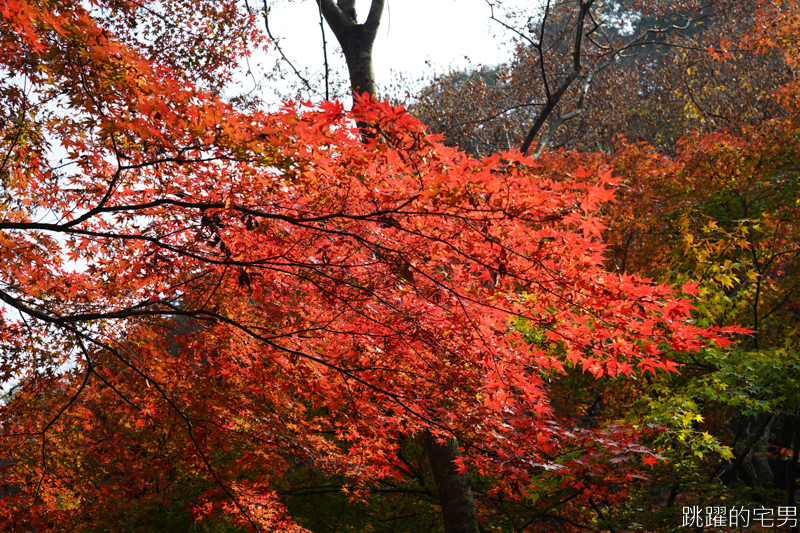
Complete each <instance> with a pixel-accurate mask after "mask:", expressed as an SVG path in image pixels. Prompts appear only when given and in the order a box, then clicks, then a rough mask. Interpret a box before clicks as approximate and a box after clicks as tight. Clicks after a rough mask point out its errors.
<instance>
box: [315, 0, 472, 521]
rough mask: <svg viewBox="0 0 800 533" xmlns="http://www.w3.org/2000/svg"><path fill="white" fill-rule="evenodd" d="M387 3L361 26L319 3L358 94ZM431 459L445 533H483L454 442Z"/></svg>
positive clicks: (368, 87) (378, 4)
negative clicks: (459, 465) (456, 464)
mask: <svg viewBox="0 0 800 533" xmlns="http://www.w3.org/2000/svg"><path fill="white" fill-rule="evenodd" d="M384 3H385V0H372V4H371V5H370V9H369V14H368V15H367V20H366V21H365V22H364V23H363V24H359V23H358V18H357V17H356V6H355V0H338V1H335V0H317V4H318V5H319V7H320V10H321V11H322V16H323V17H325V21H326V22H327V23H328V25H329V26H330V27H331V30H333V34H334V35H335V36H336V40H337V41H338V42H339V46H341V47H342V51H343V52H344V58H345V60H346V62H347V69H348V71H349V74H350V88H351V89H352V91H353V93H355V94H359V95H361V94H364V93H365V92H366V93H369V94H370V95H371V96H375V93H376V87H375V72H374V71H373V70H372V45H373V43H374V42H375V37H376V35H377V34H378V26H379V25H380V22H381V15H382V14H383V7H384ZM423 438H424V440H425V449H426V452H427V454H428V460H429V461H430V464H431V469H432V470H433V478H434V480H435V482H436V489H437V492H438V493H439V502H440V504H441V506H442V517H443V518H444V530H445V533H480V529H479V527H478V518H477V513H476V512H475V499H474V496H473V494H472V484H471V482H470V479H469V475H468V474H466V473H465V474H459V473H458V470H457V469H456V466H455V464H454V462H453V461H455V460H456V459H457V458H458V457H459V455H460V454H459V452H458V443H457V441H456V440H455V439H451V440H449V441H448V442H447V443H445V444H439V443H437V442H436V439H434V438H433V437H431V435H430V434H429V433H426V434H425V435H424V436H423Z"/></svg>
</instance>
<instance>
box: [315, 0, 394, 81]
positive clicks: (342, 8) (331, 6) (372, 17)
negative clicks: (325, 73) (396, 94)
mask: <svg viewBox="0 0 800 533" xmlns="http://www.w3.org/2000/svg"><path fill="white" fill-rule="evenodd" d="M317 3H318V4H319V7H320V10H321V11H322V16H323V17H325V20H326V21H327V22H328V26H330V27H331V30H333V34H334V35H335V36H336V40H337V41H338V42H339V46H341V47H342V51H343V52H344V58H345V61H346V62H347V70H348V72H349V74H350V88H351V89H352V90H353V93H355V94H359V95H360V94H364V93H365V92H366V93H369V94H370V95H371V96H375V93H376V90H377V89H376V86H375V73H374V72H373V70H372V45H373V43H375V37H376V36H377V35H378V26H379V25H380V23H381V15H382V14H383V6H384V3H385V0H372V4H371V5H370V9H369V15H368V16H367V20H366V21H365V22H364V23H363V24H359V23H358V18H357V17H356V7H355V0H338V2H334V0H317Z"/></svg>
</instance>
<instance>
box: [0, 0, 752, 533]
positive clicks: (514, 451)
mask: <svg viewBox="0 0 800 533" xmlns="http://www.w3.org/2000/svg"><path fill="white" fill-rule="evenodd" d="M0 16H2V20H3V24H2V28H1V29H0V35H1V36H2V41H3V48H2V53H0V54H1V55H0V58H2V59H1V60H2V68H3V72H4V76H3V79H2V86H0V91H2V94H3V99H2V104H0V105H2V115H1V117H2V129H3V160H2V161H3V162H2V168H0V176H2V192H0V196H1V197H2V210H1V211H0V213H2V219H0V239H1V240H2V241H1V242H2V248H0V250H1V252H0V261H2V269H0V272H2V274H0V276H2V278H1V279H2V281H1V282H0V299H2V301H3V307H2V309H3V314H2V323H0V339H2V352H1V353H2V365H0V372H2V380H3V382H4V383H5V384H6V386H7V388H8V389H10V390H9V392H8V393H7V394H6V396H5V399H4V401H3V404H2V407H1V408H0V420H1V421H2V422H1V423H2V431H1V432H0V438H2V439H3V448H2V450H3V452H2V453H3V457H2V459H3V461H2V464H1V465H0V472H1V474H0V475H1V476H2V483H3V486H2V499H1V500H0V521H2V522H1V523H2V524H3V527H4V528H6V529H11V530H19V529H28V530H31V529H48V530H52V531H58V530H64V531H77V530H92V529H98V528H101V529H124V528H125V527H126V525H125V524H126V523H128V522H126V521H130V520H136V517H137V516H139V515H141V514H142V513H147V512H148V509H156V508H159V507H162V508H163V507H164V506H167V507H169V506H174V505H180V506H189V507H190V508H191V509H192V511H193V513H194V514H195V516H196V517H197V518H198V519H201V518H203V517H209V516H221V515H225V514H227V515H228V516H230V519H231V520H233V521H234V522H235V523H238V524H240V525H243V526H246V527H250V528H253V529H255V530H270V531H278V530H285V531H297V530H300V528H299V526H297V525H295V524H294V523H293V522H292V520H291V517H289V516H288V515H287V514H286V512H285V509H284V508H283V506H282V504H281V502H280V501H279V499H278V498H277V496H276V494H275V491H274V487H275V486H276V484H277V483H278V482H279V480H280V478H281V476H282V472H283V470H285V469H287V468H288V465H289V464H290V463H291V462H292V461H302V462H306V463H308V464H312V465H314V467H315V468H317V469H319V470H321V471H325V472H330V473H333V474H337V475H343V476H345V477H346V478H347V479H349V480H351V483H352V487H351V488H352V490H354V491H356V494H358V493H359V491H363V490H366V489H367V488H368V487H369V486H370V483H371V482H373V481H376V480H379V479H383V478H389V479H391V478H394V477H398V476H401V475H402V472H403V470H402V462H401V461H400V459H399V458H398V443H399V442H400V441H401V440H402V439H403V438H404V437H407V436H413V435H426V436H427V437H426V438H427V439H428V440H429V442H431V443H432V444H433V445H435V446H436V445H438V446H439V448H444V447H446V446H452V444H447V443H448V442H450V443H452V442H454V441H450V440H449V439H451V438H452V437H457V438H458V441H459V442H461V443H463V446H464V447H465V448H467V449H468V453H466V455H465V456H464V458H463V459H462V460H460V461H459V464H460V465H461V468H465V467H467V466H469V468H470V469H471V470H473V471H474V472H476V473H477V474H479V475H485V476H491V477H492V479H493V480H494V481H493V487H494V488H493V490H494V491H496V492H502V493H508V494H518V493H523V494H524V493H527V492H528V491H529V490H530V489H529V488H527V487H529V486H530V481H531V476H549V475H554V476H557V478H558V479H562V480H565V482H568V483H572V484H573V485H574V486H575V487H576V490H578V492H579V494H580V495H581V498H583V499H585V498H589V499H591V498H603V499H608V500H609V501H614V500H618V499H619V498H622V497H623V495H624V490H623V489H622V488H620V489H618V490H615V491H609V490H608V489H607V487H608V486H609V483H613V482H615V481H616V482H619V483H624V481H625V480H626V479H629V478H630V476H633V475H635V472H636V470H637V468H638V466H637V465H638V464H639V462H640V461H641V460H644V461H645V462H647V463H651V462H652V461H653V460H654V458H655V457H656V454H655V452H652V451H650V450H648V449H646V448H644V447H642V446H640V445H639V444H637V442H636V440H637V437H638V434H639V431H637V430H636V429H635V428H633V427H630V426H626V425H613V424H612V425H608V426H605V427H599V428H594V429H587V428H578V427H573V426H572V425H571V424H570V423H569V421H568V420H561V419H559V417H558V416H556V415H555V413H554V412H553V409H552V408H551V405H550V402H549V399H548V398H549V391H550V389H551V382H552V380H553V379H554V378H555V377H557V376H558V375H560V374H561V373H562V372H564V371H565V369H566V368H568V367H573V366H579V367H580V368H582V369H583V370H584V371H585V372H587V373H589V374H591V375H592V376H594V377H596V378H599V377H602V376H625V375H633V374H636V373H641V372H652V373H655V372H656V371H657V370H674V368H675V367H674V365H673V364H672V363H671V362H670V360H669V359H667V358H666V357H665V356H664V351H665V350H666V349H670V350H674V351H680V352H691V351H693V350H697V349H699V348H700V347H701V346H702V345H703V344H704V343H705V342H707V339H713V340H714V341H715V342H716V343H717V344H718V345H724V344H725V342H726V341H724V340H723V339H722V338H720V336H719V334H720V333H722V332H725V331H737V329H736V328H711V329H709V328H705V329H703V328H698V327H696V326H693V325H691V324H690V323H689V322H688V319H689V318H690V311H691V309H692V306H691V304H690V303H689V302H688V300H687V299H686V297H685V295H686V294H692V293H694V291H695V288H694V286H693V285H692V284H687V285H685V286H684V287H683V289H682V290H683V293H685V294H684V295H682V294H681V292H680V291H677V290H676V289H673V288H671V287H669V286H666V285H654V284H651V283H649V282H648V281H647V280H642V279H640V278H639V277H638V276H636V275H617V274H614V273H610V272H607V271H606V269H605V268H604V263H603V262H604V245H603V244H602V242H601V239H600V232H601V230H602V228H603V226H602V224H601V223H600V220H599V218H598V216H597V215H598V209H599V206H600V205H601V204H602V203H603V202H608V201H610V200H611V199H612V196H613V180H612V178H611V176H610V175H609V174H608V173H605V172H599V173H598V172H597V171H594V170H592V171H585V170H580V169H577V170H575V171H574V172H566V171H563V170H560V169H559V168H558V166H556V165H553V166H551V167H549V168H547V169H546V172H545V169H543V168H540V167H537V166H536V165H535V164H534V162H533V161H532V160H531V159H530V158H527V157H523V156H521V155H520V154H519V153H515V152H508V153H503V154H496V155H493V156H490V157H487V158H484V159H474V158H471V157H468V156H465V155H464V154H463V153H459V152H457V151H455V150H453V149H449V148H446V147H444V146H443V145H442V144H440V142H439V140H438V139H437V138H435V137H431V136H429V135H428V134H427V133H426V132H425V128H424V126H422V125H421V124H420V123H419V122H417V121H416V120H415V119H413V118H412V117H411V116H410V115H409V114H408V113H407V112H406V111H405V110H403V109H402V108H392V107H391V106H389V105H387V104H383V103H379V102H376V101H374V100H371V99H369V98H366V97H365V98H362V99H360V100H359V102H358V105H357V106H356V107H355V108H354V109H353V110H352V111H350V112H347V111H345V110H344V108H343V107H342V106H341V105H340V104H338V103H335V102H334V103H331V102H328V103H325V104H323V105H321V106H319V107H316V108H313V107H309V106H304V105H301V104H292V103H289V104H286V106H285V107H284V108H283V109H282V110H281V111H280V112H275V113H266V112H263V111H260V110H258V109H252V108H237V107H236V106H235V105H234V104H232V103H230V102H226V101H225V100H224V99H223V98H221V97H220V96H219V95H220V94H221V92H222V89H223V88H224V86H225V83H226V82H227V81H228V80H230V79H231V76H232V72H233V69H234V67H235V65H236V61H237V60H238V59H239V58H240V57H241V56H242V55H243V54H245V53H246V51H247V49H248V47H251V46H254V45H258V44H259V43H261V42H263V41H262V37H261V36H260V34H259V33H258V32H257V31H256V29H255V24H254V20H253V17H252V16H251V15H250V14H248V13H243V12H242V11H241V10H239V9H237V6H236V4H235V3H234V2H232V1H231V2H219V1H213V2H210V1H209V2H204V1H201V0H192V1H189V0H186V1H171V2H164V3H161V2H127V1H118V0H107V1H102V2H101V1H98V2H93V3H91V4H89V5H84V4H83V3H82V2H78V1H69V0H61V1H57V2H56V1H53V2H47V3H32V2H27V1H25V0H4V1H3V2H1V3H0ZM176 20H178V21H180V23H179V24H176V23H175V22H174V21H176ZM151 38H152V40H150V41H149V40H148V39H151ZM166 43H171V44H169V45H166ZM355 122H358V124H359V125H360V127H361V130H362V132H363V131H364V129H368V130H369V132H370V133H371V134H370V135H369V136H366V137H364V136H362V135H359V134H358V130H356V129H355V126H354V123H355ZM556 176H557V177H558V179H555V177H556ZM588 181H591V182H592V183H587V182H588ZM525 335H532V336H533V338H535V339H538V340H537V342H534V343H530V342H526V338H525ZM609 460H611V461H612V463H614V464H615V467H614V468H613V469H609V468H608V467H607V466H604V465H605V464H606V463H607V461H609ZM453 471H454V470H453ZM187 499H188V501H187ZM592 505H594V504H592ZM443 507H446V505H443ZM444 511H445V513H447V509H445V510H444Z"/></svg>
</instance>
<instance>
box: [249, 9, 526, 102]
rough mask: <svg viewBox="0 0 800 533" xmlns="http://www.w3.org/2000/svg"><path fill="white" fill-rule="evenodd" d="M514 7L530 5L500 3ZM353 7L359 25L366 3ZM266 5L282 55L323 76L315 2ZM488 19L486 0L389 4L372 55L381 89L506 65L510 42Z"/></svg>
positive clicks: (339, 65)
mask: <svg viewBox="0 0 800 533" xmlns="http://www.w3.org/2000/svg"><path fill="white" fill-rule="evenodd" d="M515 3H516V4H530V3H531V2H530V0H528V1H527V2H523V1H514V2H512V1H510V0H506V1H505V2H504V4H505V5H511V4H515ZM356 5H357V12H358V15H359V20H361V21H363V20H364V19H365V18H366V15H367V13H368V11H369V5H370V0H357V4H356ZM270 6H271V8H270V16H269V24H270V29H271V31H272V34H273V35H274V36H275V37H276V38H278V39H279V42H280V45H281V46H282V48H283V50H284V52H285V54H286V56H287V57H288V58H289V59H290V60H291V61H292V62H293V63H294V64H295V65H296V66H297V67H298V68H299V69H300V70H303V71H304V73H307V74H309V75H313V74H314V73H321V72H322V65H323V61H322V57H323V56H322V36H321V32H320V26H319V13H318V11H317V5H316V2H313V1H311V0H303V1H298V2H295V3H291V4H287V3H285V2H270ZM490 14H491V11H490V9H489V6H488V5H487V3H486V1H485V0H388V1H387V6H386V10H385V11H384V13H383V18H382V20H381V27H380V29H379V32H378V38H377V39H376V42H375V48H374V50H373V62H374V68H375V76H376V80H377V83H378V87H379V90H380V91H381V92H383V93H386V92H392V93H395V92H396V91H392V90H391V88H390V85H392V83H393V82H397V81H399V82H400V85H402V86H404V87H409V86H410V87H409V88H410V89H412V90H415V89H419V88H420V84H419V83H416V84H412V83H411V82H413V81H414V80H419V79H421V78H423V77H428V78H430V76H431V75H432V74H434V73H444V72H448V71H450V70H463V69H468V68H470V67H471V66H475V65H479V64H486V65H496V64H499V63H503V62H505V61H507V60H508V59H509V57H510V54H511V45H510V43H509V39H508V38H507V36H506V35H504V34H503V29H502V27H501V26H500V25H499V24H498V23H496V22H493V21H491V20H490V19H489V16H490ZM326 36H327V39H328V47H329V48H328V50H329V56H330V60H331V62H332V63H333V65H334V68H336V69H338V70H339V72H341V73H342V74H343V75H346V68H345V67H344V61H343V59H341V58H340V57H335V56H338V55H339V54H335V53H332V49H337V48H338V47H337V46H336V40H335V38H334V36H333V34H332V32H331V31H330V29H329V28H327V26H326ZM275 57H277V56H275ZM275 57H272V59H269V60H265V59H263V58H254V59H253V61H252V63H253V66H254V67H255V63H261V64H263V65H272V64H274V61H275ZM254 70H255V68H254ZM401 76H402V77H403V79H402V80H400V77H401ZM251 85H252V83H251ZM265 96H266V95H265Z"/></svg>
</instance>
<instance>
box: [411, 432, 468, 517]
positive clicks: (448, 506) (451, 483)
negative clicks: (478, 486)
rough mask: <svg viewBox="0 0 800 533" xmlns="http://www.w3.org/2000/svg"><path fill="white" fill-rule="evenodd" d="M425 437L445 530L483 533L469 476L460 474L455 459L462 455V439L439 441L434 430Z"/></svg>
mask: <svg viewBox="0 0 800 533" xmlns="http://www.w3.org/2000/svg"><path fill="white" fill-rule="evenodd" d="M424 439H425V449H426V451H427V452H428V460H429V461H430V463H431V470H433V479H434V481H435V482H436V491H437V492H438V493H439V503H440V504H441V506H442V518H443V519H444V531H445V533H479V532H480V529H479V527H478V517H477V513H476V512H475V499H474V497H473V495H472V484H471V482H470V479H469V475H468V474H467V473H463V474H459V473H458V469H457V468H456V465H455V463H454V462H453V461H455V460H456V459H457V458H458V457H460V453H459V451H458V442H457V441H456V440H455V439H449V440H448V441H447V442H446V443H444V444H439V443H438V442H436V438H435V437H433V436H432V435H431V434H430V433H426V434H425V436H424Z"/></svg>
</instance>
